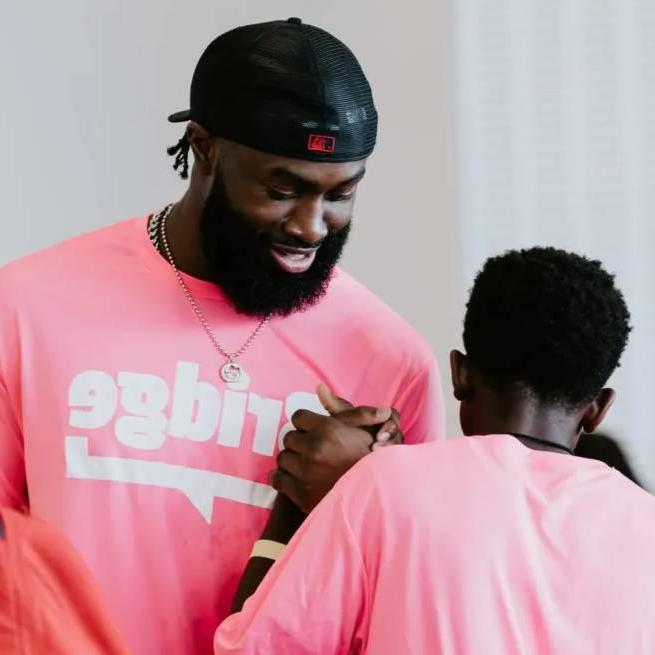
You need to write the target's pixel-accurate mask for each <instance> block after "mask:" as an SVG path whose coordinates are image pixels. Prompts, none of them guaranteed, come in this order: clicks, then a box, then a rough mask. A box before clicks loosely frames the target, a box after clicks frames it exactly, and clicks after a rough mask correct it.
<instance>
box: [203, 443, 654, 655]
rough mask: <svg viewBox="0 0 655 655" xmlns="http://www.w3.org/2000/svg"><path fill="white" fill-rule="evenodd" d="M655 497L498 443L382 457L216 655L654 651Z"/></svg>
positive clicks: (293, 553) (338, 495)
mask: <svg viewBox="0 0 655 655" xmlns="http://www.w3.org/2000/svg"><path fill="white" fill-rule="evenodd" d="M653 580H655V498H654V497H652V496H651V495H649V494H647V493H646V492H645V491H643V490H641V489H640V488H639V487H637V486H636V485H634V484H633V483H632V482H630V481H629V480H628V479H627V478H625V477H623V476H622V475H621V474H620V473H618V472H616V471H615V470H613V469H610V468H608V467H607V466H606V465H605V464H602V463H600V462H596V461H592V460H586V459H581V458H577V457H571V456H570V455H566V454H558V453H553V452H544V451H537V450H531V449H529V448H527V447H526V446H524V445H523V444H522V443H521V442H519V441H518V440H516V439H515V438H514V437H511V436H508V435H495V436H484V437H469V438H462V439H456V440H452V441H441V442H437V443H431V444H425V445H422V446H416V447H413V448H405V447H402V446H399V447H393V448H388V449H386V450H383V451H379V452H376V453H375V454H374V455H372V456H371V457H367V458H365V459H364V460H362V461H361V462H360V463H359V464H357V465H356V466H355V467H354V468H353V469H352V470H351V471H350V472H349V473H348V474H346V476H344V478H342V480H341V481H340V482H339V483H338V484H337V486H336V487H335V488H334V489H333V491H332V492H331V493H330V494H329V495H328V496H327V497H326V498H325V499H324V500H323V502H322V503H320V504H319V506H318V507H317V508H316V510H314V512H312V514H311V515H310V516H309V518H308V519H307V520H306V522H305V524H304V525H303V526H302V528H301V530H300V531H299V532H298V533H297V534H296V536H295V537H294V538H293V540H292V541H291V542H290V544H289V546H288V547H287V549H286V550H285V552H284V553H283V555H282V557H281V558H280V560H278V561H277V562H276V563H275V565H274V566H273V568H272V569H271V570H270V572H269V574H268V575H267V576H266V578H265V579H264V581H263V582H262V584H261V586H260V587H259V589H258V590H257V592H256V593H255V595H254V596H253V597H252V598H250V599H249V600H248V601H247V602H246V604H245V606H244V609H243V611H242V612H241V613H239V614H235V615H233V616H231V617H229V618H228V619H227V620H226V621H225V622H224V623H223V624H222V625H221V626H220V627H219V629H218V630H217V632H216V635H215V655H231V654H235V653H240V654H242V655H245V654H247V655H270V654H271V653H276V654H278V653H279V654H280V655H284V654H286V653H289V654H290V655H291V654H292V655H310V654H311V655H315V654H316V653H320V654H321V655H337V654H339V655H342V654H343V655H346V654H348V655H352V654H358V655H359V654H362V655H363V654H365V653H367V654H370V655H399V654H401V653H402V655H410V654H411V655H487V654H489V655H619V654H621V655H623V654H624V653H626V654H627V653H630V655H653V653H655V585H654V584H653Z"/></svg>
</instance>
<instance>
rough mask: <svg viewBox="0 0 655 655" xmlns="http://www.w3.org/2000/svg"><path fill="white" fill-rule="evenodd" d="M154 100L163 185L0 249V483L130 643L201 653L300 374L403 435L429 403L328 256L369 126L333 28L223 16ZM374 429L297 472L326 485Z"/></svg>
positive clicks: (417, 349)
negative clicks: (180, 86)
mask: <svg viewBox="0 0 655 655" xmlns="http://www.w3.org/2000/svg"><path fill="white" fill-rule="evenodd" d="M171 120H174V121H185V122H187V126H186V130H185V132H184V137H183V138H182V139H181V140H180V142H179V143H178V145H177V146H175V147H174V148H172V149H171V153H172V154H174V155H175V164H176V166H177V168H178V169H180V170H181V172H182V173H183V175H186V174H187V173H190V183H189V187H188V190H187V192H186V193H185V195H184V197H183V198H182V199H181V200H180V201H179V202H177V203H175V204H173V205H170V206H168V207H166V208H164V209H162V210H161V211H159V212H156V213H155V214H154V215H153V216H148V217H143V218H138V219H132V220H128V221H125V222H122V223H118V224H117V225H113V226H111V227H108V228H105V229H102V230H100V231H98V232H95V233H93V234H88V235H85V236H82V237H79V238H77V239H72V240H70V241H68V242H66V243H64V244H61V245H59V246H56V247H54V248H51V249H48V250H46V251H44V252H41V253H38V254H36V255H34V256H31V257H28V258H26V259H23V260H21V261H19V262H17V263H14V264H11V265H9V266H8V267H6V268H5V269H4V270H2V271H1V272H0V505H8V506H11V507H21V506H25V505H27V503H28V502H29V508H30V511H31V512H32V513H33V514H35V515H36V516H38V517H40V518H43V519H45V520H47V521H48V522H50V523H51V524H53V525H54V526H55V527H56V528H58V529H59V530H60V531H61V532H62V534H63V535H64V536H66V537H67V538H68V539H69V541H70V542H72V544H73V545H74V546H75V547H76V548H77V549H78V550H79V552H80V553H81V555H82V556H83V559H84V560H85V562H86V563H87V564H88V565H89V566H90V568H91V570H92V572H93V574H94V575H95V576H96V577H97V579H98V582H99V585H100V589H101V591H102V592H103V593H104V595H105V596H106V597H107V599H108V601H109V606H110V611H111V612H112V613H113V614H114V615H115V616H116V619H117V621H118V623H119V627H120V629H121V631H122V632H123V633H124V634H125V636H126V638H127V640H128V643H129V646H130V647H131V649H132V650H133V652H134V653H135V654H136V655H145V654H151V653H157V654H159V653H175V655H185V654H188V655H191V654H193V655H202V654H203V653H209V652H211V650H212V635H213V632H214V630H215V627H216V625H217V624H218V623H219V622H220V620H222V619H223V618H224V617H225V616H227V615H228V613H229V610H230V603H231V600H232V597H233V596H234V590H235V588H236V585H237V583H238V579H239V575H240V572H241V571H242V570H243V567H244V565H245V563H246V561H247V559H248V556H249V554H250V549H251V547H252V543H253V542H254V540H255V538H256V537H257V535H259V534H260V533H261V531H262V527H263V526H264V524H265V522H266V520H267V517H268V515H269V512H270V510H269V508H270V505H271V502H272V499H273V496H274V492H273V490H272V489H271V487H270V486H269V485H268V474H269V472H270V470H271V469H273V468H275V455H276V453H277V452H278V449H279V445H278V444H279V441H280V439H281V438H282V437H283V436H284V434H285V433H286V432H287V431H289V430H290V429H291V426H290V423H289V420H290V418H291V416H292V415H293V414H294V412H295V411H297V410H298V409H301V408H305V409H319V408H320V403H319V402H318V399H317V397H316V395H315V393H314V389H315V388H316V385H317V383H318V382H320V381H321V380H325V381H328V382H329V383H330V384H331V385H332V386H333V387H334V388H335V389H336V390H337V391H338V393H339V394H340V395H341V396H344V397H348V398H351V399H353V400H354V401H355V402H356V403H357V404H369V405H374V406H378V407H382V408H389V407H395V408H397V409H398V410H399V411H401V412H402V414H403V417H404V421H405V438H406V441H407V442H409V443H416V442H421V441H424V440H425V439H426V438H428V436H429V438H434V437H435V436H436V435H439V434H440V432H441V422H442V407H441V404H440V397H439V393H440V390H439V380H438V377H437V373H436V369H435V366H434V363H433V359H432V356H431V354H430V352H429V349H428V347H427V346H426V344H425V343H424V342H423V341H422V340H421V339H419V338H418V337H417V335H416V334H415V332H414V331H413V330H411V329H410V328H409V326H408V325H407V324H406V323H405V322H403V321H401V320H400V319H399V318H398V317H397V316H396V315H395V314H394V313H393V312H391V311H390V310H389V309H388V308H387V307H386V306H384V305H383V304H382V303H381V302H380V301H379V300H377V299H376V298H375V297H373V296H372V295H371V294H370V293H369V292H368V291H366V290H365V289H364V288H363V287H361V286H360V285H359V284H358V283H357V282H355V281H354V280H352V279H351V278H350V277H349V276H348V275H346V274H345V273H343V272H342V271H339V270H336V269H335V268H334V267H335V264H336V262H337V260H338V258H339V255H340V253H341V250H342V248H343V246H344V244H345V242H346V239H347V235H348V229H349V226H350V220H351V216H352V212H353V205H354V200H355V193H356V189H357V186H358V183H359V182H360V180H361V179H362V177H363V176H364V173H365V169H366V162H367V158H368V156H369V155H370V153H371V152H372V150H373V147H374V144H375V139H376V130H377V114H376V111H375V107H374V105H373V100H372V97H371V92H370V88H369V85H368V82H367V81H366V78H365V76H364V74H363V72H362V70H361V68H360V67H359V64H358V63H357V60H356V59H355V57H354V56H353V54H352V53H351V52H350V50H348V49H347V48H346V46H345V45H343V44H342V43H341V42H340V41H339V40H337V39H336V38H335V37H333V36H331V35H330V34H328V33H327V32H325V31H323V30H321V29H319V28H316V27H312V26H310V25H305V24H303V23H301V21H300V20H298V19H289V20H288V21H276V22H271V23H264V24H258V25H249V26H244V27H240V28H237V29H235V30H233V31H231V32H228V33H226V34H224V35H222V36H220V37H218V38H217V39H216V40H215V41H214V42H213V43H212V44H211V45H210V46H209V47H208V48H207V49H206V51H205V52H204V54H203V55H202V57H201V58H200V61H199V63H198V65H197V68H196V71H195V73H194V76H193V81H192V84H191V106H190V110H189V111H186V112H181V113H178V114H175V115H174V116H172V117H171ZM191 152H192V154H193V159H194V163H193V166H192V167H190V166H189V155H190V153H191ZM376 220H377V221H378V225H380V226H381V225H382V223H381V221H385V220H386V221H391V220H392V218H391V217H377V219H376ZM389 225H391V223H389ZM380 229H381V228H380ZM384 229H387V228H386V227H385V228H384ZM389 229H391V228H389ZM373 413H374V412H373ZM381 416H383V417H384V418H383V420H381V421H379V422H378V423H377V424H375V425H370V421H369V427H370V429H371V431H372V432H373V434H374V435H375V436H376V439H377V440H378V441H380V442H381V443H384V442H385V439H386V440H387V441H386V442H387V443H389V442H390V441H393V439H394V438H395V437H396V435H394V433H393V429H394V425H395V422H396V420H397V419H395V418H394V417H393V416H391V415H390V412H389V411H388V410H387V411H385V412H383V413H382V414H381ZM371 442H372V437H371V435H370V434H369V433H364V437H362V433H358V434H357V438H356V439H355V440H352V441H351V442H348V443H336V444H331V447H330V452H331V453H332V457H330V458H326V457H323V458H321V460H320V461H313V460H312V458H311V457H309V458H308V460H307V463H308V466H307V467H306V469H305V471H304V473H303V474H302V475H304V476H305V477H306V478H307V481H308V482H309V481H310V480H309V478H310V477H313V478H315V479H316V480H318V481H319V483H320V485H322V487H323V489H322V493H324V492H325V491H326V490H327V488H329V487H330V486H331V485H332V484H333V483H334V481H335V479H336V478H337V477H338V475H339V474H340V473H341V472H343V471H344V470H345V469H347V468H348V467H349V466H350V465H352V464H353V463H354V462H355V461H356V460H357V459H358V458H359V457H361V456H363V455H364V454H366V453H368V452H369V451H370V446H371ZM328 445H330V444H328ZM310 465H311V466H310Z"/></svg>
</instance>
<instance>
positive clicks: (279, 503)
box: [261, 494, 306, 544]
mask: <svg viewBox="0 0 655 655" xmlns="http://www.w3.org/2000/svg"><path fill="white" fill-rule="evenodd" d="M305 517H306V514H305V513H304V512H303V511H302V510H300V509H299V508H298V507H297V506H296V505H294V504H293V503H292V502H291V501H290V500H289V499H288V498H287V497H286V496H284V495H282V494H278V495H277V497H276V498H275V502H274V503H273V508H272V509H271V513H270V515H269V518H268V522H267V523H266V527H265V528H264V531H263V532H262V536H261V538H262V539H267V540H269V541H277V542H278V543H281V544H287V543H289V541H290V540H291V537H293V535H294V534H295V533H296V531H297V530H298V528H299V527H300V526H301V525H302V523H303V521H304V520H305Z"/></svg>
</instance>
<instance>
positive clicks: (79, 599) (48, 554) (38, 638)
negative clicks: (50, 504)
mask: <svg viewBox="0 0 655 655" xmlns="http://www.w3.org/2000/svg"><path fill="white" fill-rule="evenodd" d="M0 653H7V655H10V654H11V655H44V653H47V654H48V655H74V654H77V653H80V655H81V654H82V653H83V654H84V655H128V650H127V648H126V647H125V646H124V644H123V642H122V638H121V637H120V636H119V634H118V632H117V631H116V629H115V628H114V626H113V623H112V621H111V619H110V618H109V616H108V615H107V612H106V610H105V607H104V602H103V601H102V600H101V599H100V598H99V597H98V593H97V590H96V589H95V585H94V582H93V580H92V578H91V576H90V575H89V572H88V571H87V569H86V567H85V566H84V565H83V564H82V563H81V562H80V561H79V558H78V557H77V555H76V554H75V552H74V551H73V549H72V548H71V547H70V545H69V544H67V543H66V542H65V541H64V540H63V539H61V537H60V536H59V535H58V534H57V533H56V532H54V531H53V530H52V528H50V527H49V526H48V525H46V524H45V523H42V522H41V521H39V520H38V519H35V518H31V517H27V516H24V515H22V514H20V513H18V512H14V511H13V510H4V511H1V512H0Z"/></svg>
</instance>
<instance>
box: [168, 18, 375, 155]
mask: <svg viewBox="0 0 655 655" xmlns="http://www.w3.org/2000/svg"><path fill="white" fill-rule="evenodd" d="M169 120H172V121H173V122H179V121H186V120H194V121H196V122H198V123H200V124H201V125H202V126H203V127H205V128H206V129H207V130H208V131H209V132H211V133H212V134H215V135H217V136H222V137H224V138H226V139H229V140H231V141H235V142H237V143H241V144H243V145H246V146H249V147H251V148H255V149H257V150H261V151H264V152H270V153H273V154H279V155H283V156H288V157H297V158H301V159H310V160H316V161H333V162H340V161H354V160H358V159H364V158H365V157H367V156H368V155H369V154H370V153H371V152H372V151H373V148H374V146H375V141H376V135H377V112H376V109H375V105H374V103H373V97H372V95H371V89H370V86H369V84H368V81H367V80H366V77H365V75H364V73H363V71H362V69H361V67H360V65H359V63H358V61H357V59H356V58H355V56H354V55H353V53H352V52H351V51H350V50H349V49H348V48H347V47H346V46H345V45H344V44H343V43H342V42H341V41H339V40H338V39H336V38H335V37H333V36H332V35H331V34H329V33H328V32H325V31H324V30H322V29H320V28H318V27H314V26H312V25H306V24H303V23H300V22H298V21H297V19H289V21H274V22H270V23H260V24H257V25H246V26H243V27H238V28H236V29H234V30H232V31H230V32H227V33H225V34H223V35H221V36H219V37H218V38H217V39H215V40H214V41H213V42H212V43H211V44H210V45H209V46H208V47H207V49H206V50H205V52H204V53H203V55H202V56H201V58H200V61H199V62H198V65H197V66H196V70H195V72H194V75H193V80H192V83H191V108H190V110H189V111H187V112H179V113H178V114H174V115H173V116H171V117H170V119H169Z"/></svg>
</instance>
